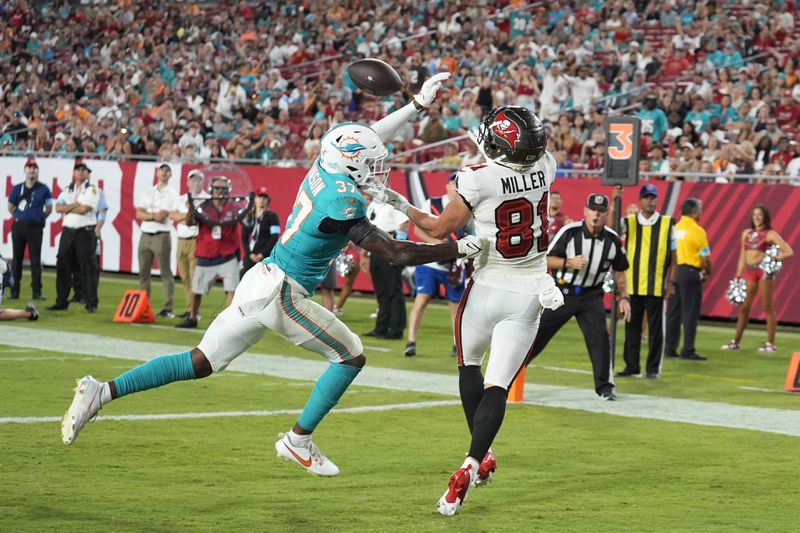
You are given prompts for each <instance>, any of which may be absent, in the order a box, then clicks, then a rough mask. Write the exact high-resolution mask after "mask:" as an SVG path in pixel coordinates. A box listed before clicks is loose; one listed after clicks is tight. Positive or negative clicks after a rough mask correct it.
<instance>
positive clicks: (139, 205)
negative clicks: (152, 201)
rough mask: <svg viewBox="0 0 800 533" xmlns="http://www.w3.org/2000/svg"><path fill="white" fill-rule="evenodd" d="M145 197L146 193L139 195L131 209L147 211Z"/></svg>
mask: <svg viewBox="0 0 800 533" xmlns="http://www.w3.org/2000/svg"><path fill="white" fill-rule="evenodd" d="M146 197H147V193H146V192H143V193H142V194H140V195H139V198H137V199H136V202H134V204H133V207H135V208H136V209H144V210H145V211H146V210H147V199H146Z"/></svg>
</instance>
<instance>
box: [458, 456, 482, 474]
mask: <svg viewBox="0 0 800 533" xmlns="http://www.w3.org/2000/svg"><path fill="white" fill-rule="evenodd" d="M480 464H481V462H480V461H478V460H477V459H475V458H473V457H470V456H469V455H468V456H467V458H466V459H464V464H463V465H461V468H466V467H468V466H470V465H472V471H473V472H477V471H478V466H480Z"/></svg>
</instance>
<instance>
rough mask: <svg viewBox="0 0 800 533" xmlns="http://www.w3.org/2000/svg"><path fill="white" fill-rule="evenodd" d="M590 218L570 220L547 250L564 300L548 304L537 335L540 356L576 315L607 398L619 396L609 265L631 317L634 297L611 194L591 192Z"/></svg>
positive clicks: (598, 386) (598, 388) (623, 306)
mask: <svg viewBox="0 0 800 533" xmlns="http://www.w3.org/2000/svg"><path fill="white" fill-rule="evenodd" d="M583 216H584V220H581V221H578V222H573V223H571V224H567V225H566V226H564V227H563V228H561V231H559V232H558V233H557V234H556V236H555V239H554V240H553V242H552V243H550V248H549V249H548V250H547V266H548V268H549V269H550V271H551V272H553V275H554V276H555V278H556V283H557V284H558V286H559V288H560V289H561V291H562V292H563V293H564V305H563V306H561V307H559V308H558V309H556V310H550V309H545V311H544V313H542V317H541V319H540V320H539V332H538V333H537V334H536V340H534V341H533V350H532V351H533V354H532V356H531V357H530V359H529V361H528V363H530V360H532V359H533V358H535V357H536V356H537V355H539V353H541V351H542V350H544V347H545V346H547V343H548V342H550V339H552V338H553V336H555V334H556V333H557V332H558V330H559V329H561V326H563V325H564V324H566V323H567V322H568V321H569V319H570V318H572V317H575V319H576V320H577V321H578V326H579V327H580V328H581V331H582V332H583V338H584V340H585V341H586V347H587V348H588V350H589V357H590V358H591V360H592V369H593V370H594V390H595V392H596V393H597V395H598V396H599V397H600V399H601V400H611V401H613V400H616V399H617V396H616V395H615V394H614V379H613V377H612V370H613V369H612V363H611V343H610V340H609V336H608V328H607V327H606V310H605V307H604V306H603V288H602V285H603V279H604V278H605V275H606V272H608V269H609V267H611V268H612V269H613V270H614V277H615V279H616V282H617V288H618V289H619V294H620V296H619V312H620V313H621V314H622V316H623V318H624V319H625V320H626V321H627V320H630V312H631V307H630V298H629V297H628V292H627V290H626V280H625V271H626V270H627V269H628V258H627V257H626V256H625V249H624V248H623V247H622V244H621V242H620V240H619V235H617V233H616V232H615V231H613V230H612V229H610V228H607V227H606V218H607V217H608V197H606V196H604V195H602V194H591V195H589V198H588V200H587V202H586V207H585V208H584V209H583Z"/></svg>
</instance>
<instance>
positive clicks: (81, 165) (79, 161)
mask: <svg viewBox="0 0 800 533" xmlns="http://www.w3.org/2000/svg"><path fill="white" fill-rule="evenodd" d="M79 168H83V169H86V170H88V171H89V173H90V174H91V172H92V169H91V168H89V166H88V165H87V164H86V163H85V162H84V161H83V159H76V160H75V166H74V167H73V170H78V169H79Z"/></svg>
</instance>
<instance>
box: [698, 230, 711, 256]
mask: <svg viewBox="0 0 800 533" xmlns="http://www.w3.org/2000/svg"><path fill="white" fill-rule="evenodd" d="M697 244H698V248H700V257H708V256H710V255H711V246H709V244H708V235H706V232H705V231H703V232H702V233H701V234H700V236H699V239H698V243H697Z"/></svg>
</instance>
